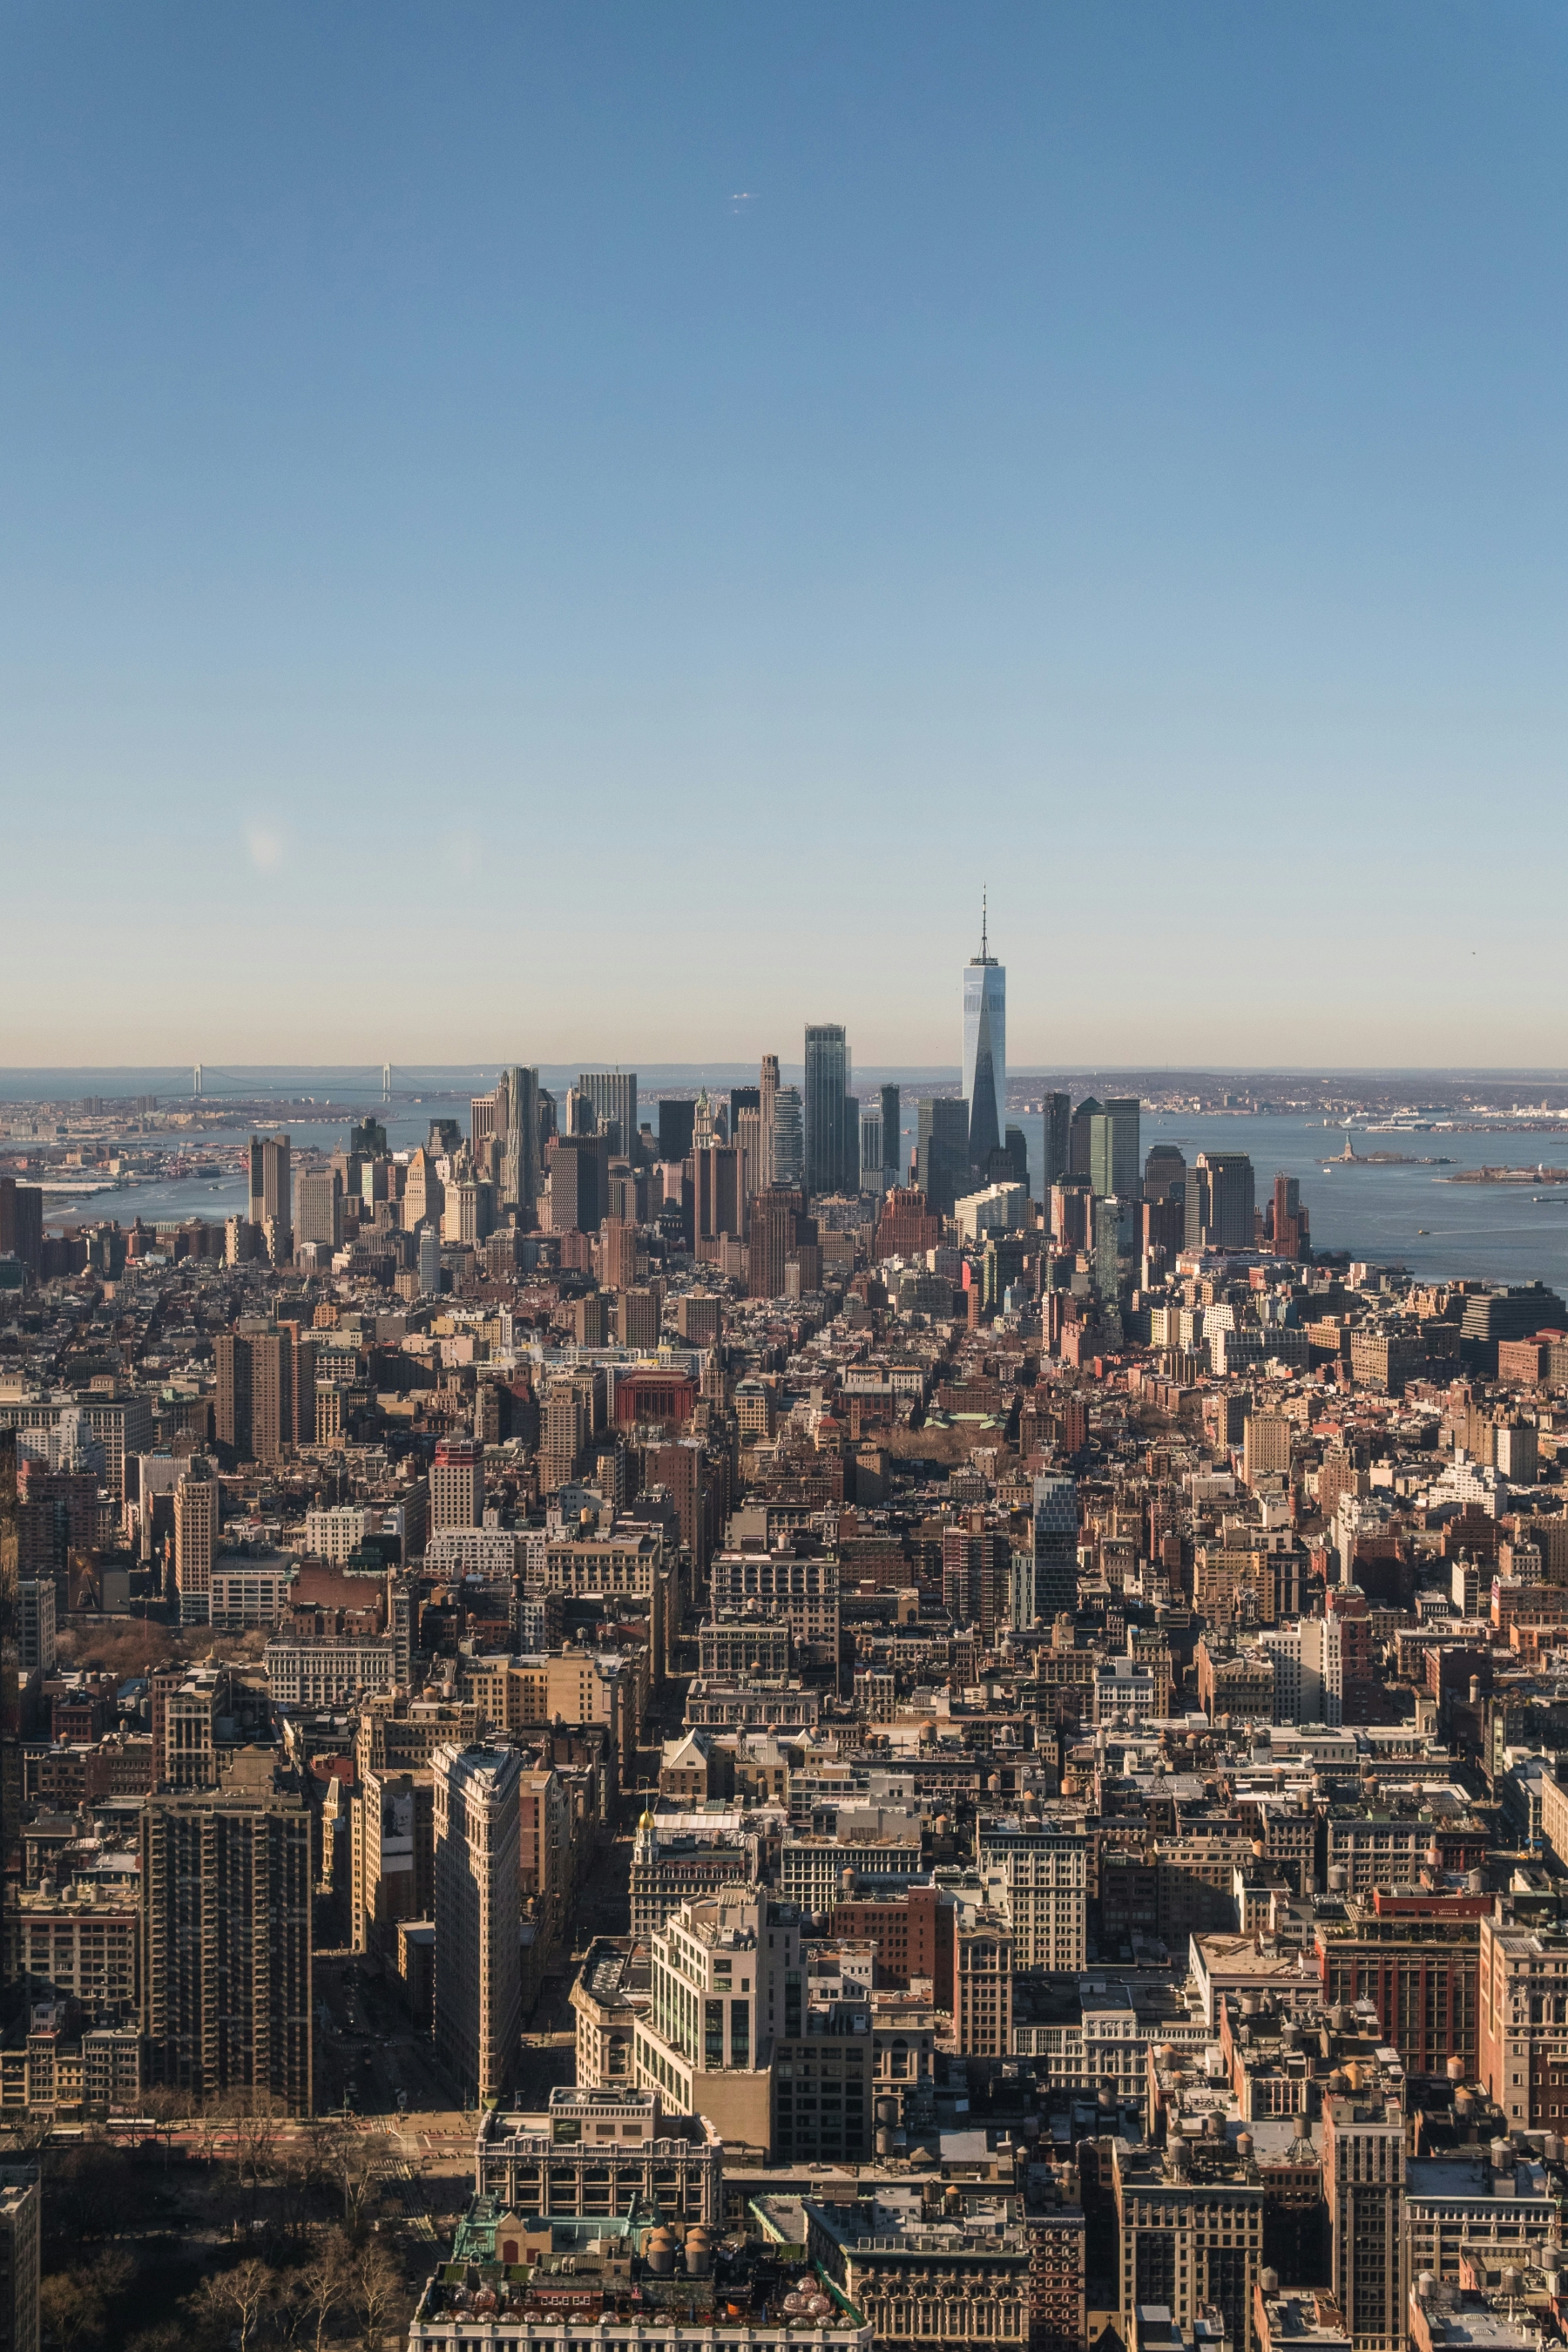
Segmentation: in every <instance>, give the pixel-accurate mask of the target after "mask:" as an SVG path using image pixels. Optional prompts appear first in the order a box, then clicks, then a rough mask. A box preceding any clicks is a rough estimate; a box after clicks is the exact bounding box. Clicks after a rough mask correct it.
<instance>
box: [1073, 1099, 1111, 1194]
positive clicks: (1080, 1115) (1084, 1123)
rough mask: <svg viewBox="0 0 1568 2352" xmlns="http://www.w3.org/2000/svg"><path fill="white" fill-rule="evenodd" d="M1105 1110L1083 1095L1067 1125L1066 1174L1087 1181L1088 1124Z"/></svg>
mask: <svg viewBox="0 0 1568 2352" xmlns="http://www.w3.org/2000/svg"><path fill="white" fill-rule="evenodd" d="M1103 1108H1105V1106H1104V1105H1103V1103H1098V1102H1096V1100H1095V1098H1094V1097H1093V1096H1092V1095H1085V1097H1084V1098H1083V1100H1082V1102H1080V1103H1079V1107H1078V1108H1077V1109H1076V1110H1075V1111H1074V1113H1073V1115H1072V1118H1071V1119H1070V1120H1069V1121H1068V1175H1069V1176H1081V1177H1082V1178H1083V1179H1084V1181H1086V1182H1087V1181H1088V1180H1089V1123H1090V1121H1091V1120H1093V1119H1094V1118H1098V1116H1099V1114H1100V1111H1101V1110H1102V1109H1103Z"/></svg>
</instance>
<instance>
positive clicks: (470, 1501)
mask: <svg viewBox="0 0 1568 2352" xmlns="http://www.w3.org/2000/svg"><path fill="white" fill-rule="evenodd" d="M484 1516H485V1449H484V1447H483V1446H482V1445H477V1444H475V1443H474V1440H473V1439H472V1438H471V1437H443V1438H442V1439H440V1440H439V1442H438V1443H437V1447H436V1459H435V1461H434V1462H433V1463H432V1464H431V1465H430V1532H431V1534H432V1535H441V1534H443V1533H444V1532H445V1530H446V1529H447V1528H477V1527H479V1526H481V1525H482V1524H483V1521H484Z"/></svg>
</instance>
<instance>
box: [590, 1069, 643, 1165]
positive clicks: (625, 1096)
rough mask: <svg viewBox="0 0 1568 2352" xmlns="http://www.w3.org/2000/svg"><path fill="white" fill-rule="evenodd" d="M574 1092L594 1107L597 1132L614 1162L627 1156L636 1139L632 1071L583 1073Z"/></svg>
mask: <svg viewBox="0 0 1568 2352" xmlns="http://www.w3.org/2000/svg"><path fill="white" fill-rule="evenodd" d="M577 1091H578V1093H579V1094H580V1095H583V1096H584V1097H586V1098H587V1100H588V1101H589V1102H590V1103H591V1104H592V1105H593V1107H594V1117H595V1121H596V1122H597V1131H598V1133H600V1134H601V1135H607V1136H608V1137H609V1139H610V1150H611V1153H612V1154H613V1155H614V1156H615V1157H616V1158H617V1159H618V1158H620V1157H622V1156H623V1155H624V1154H626V1152H629V1151H630V1150H632V1148H633V1146H634V1145H635V1144H636V1142H637V1072H636V1071H635V1070H584V1071H583V1072H582V1073H581V1074H580V1076H579V1077H578V1080H577Z"/></svg>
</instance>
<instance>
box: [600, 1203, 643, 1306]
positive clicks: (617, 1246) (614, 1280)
mask: <svg viewBox="0 0 1568 2352" xmlns="http://www.w3.org/2000/svg"><path fill="white" fill-rule="evenodd" d="M599 1279H600V1281H601V1282H602V1283H603V1284H604V1286H605V1289H606V1290H629V1289H630V1288H631V1286H632V1285H633V1283H634V1282H636V1280H637V1227H636V1225H635V1224H633V1223H629V1222H628V1220H627V1219H626V1218H625V1217H606V1218H605V1228H604V1236H603V1240H602V1243H601V1248H600V1266H599Z"/></svg>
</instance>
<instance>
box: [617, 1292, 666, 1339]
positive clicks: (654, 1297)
mask: <svg viewBox="0 0 1568 2352" xmlns="http://www.w3.org/2000/svg"><path fill="white" fill-rule="evenodd" d="M660 1320H661V1318H660V1301H659V1296H658V1292H657V1291H656V1290H653V1289H644V1288H637V1287H630V1288H627V1289H626V1290H623V1291H622V1293H621V1303H620V1308H619V1312H618V1316H617V1327H618V1328H617V1332H616V1336H617V1338H618V1339H619V1340H620V1343H621V1345H622V1347H623V1348H641V1349H646V1350H647V1351H648V1352H649V1353H651V1352H652V1350H653V1349H655V1348H657V1347H658V1334H659V1327H660Z"/></svg>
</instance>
